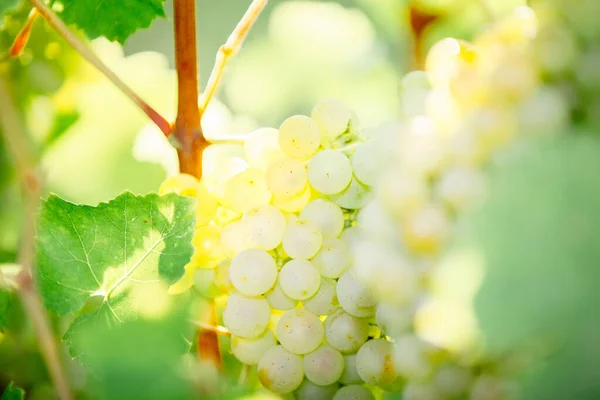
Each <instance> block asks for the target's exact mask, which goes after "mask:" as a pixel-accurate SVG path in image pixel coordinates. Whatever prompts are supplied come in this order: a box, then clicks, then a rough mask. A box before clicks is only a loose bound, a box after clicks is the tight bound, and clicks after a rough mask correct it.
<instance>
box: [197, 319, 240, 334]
mask: <svg viewBox="0 0 600 400" xmlns="http://www.w3.org/2000/svg"><path fill="white" fill-rule="evenodd" d="M192 323H193V324H194V325H195V326H197V327H198V328H200V329H204V330H205V331H210V332H215V333H217V334H219V335H223V336H231V332H229V329H227V328H225V327H224V326H221V325H214V326H213V325H210V324H207V323H206V322H202V321H192Z"/></svg>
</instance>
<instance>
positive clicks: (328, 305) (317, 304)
mask: <svg viewBox="0 0 600 400" xmlns="http://www.w3.org/2000/svg"><path fill="white" fill-rule="evenodd" d="M335 285H336V282H335V281H333V280H329V279H321V286H319V290H318V291H317V293H316V294H315V295H314V296H312V297H311V298H310V299H306V300H304V301H303V302H302V304H303V305H304V308H306V309H307V310H308V311H310V312H311V313H313V314H315V315H329V314H331V313H332V312H334V311H335V310H337V308H338V306H339V304H338V300H337V297H336V294H335Z"/></svg>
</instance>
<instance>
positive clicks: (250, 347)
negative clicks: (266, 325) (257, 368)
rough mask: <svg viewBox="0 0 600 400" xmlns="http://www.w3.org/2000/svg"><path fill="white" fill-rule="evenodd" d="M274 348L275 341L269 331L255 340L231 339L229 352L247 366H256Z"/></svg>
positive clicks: (235, 337) (234, 337) (233, 337)
mask: <svg viewBox="0 0 600 400" xmlns="http://www.w3.org/2000/svg"><path fill="white" fill-rule="evenodd" d="M275 346H277V341H276V340H275V336H274V335H273V332H271V331H269V330H267V331H266V332H265V333H264V334H262V335H261V336H259V337H257V338H255V339H244V338H241V337H237V336H232V337H231V352H232V353H233V355H234V356H235V357H236V358H237V359H238V360H240V361H241V362H243V363H244V364H247V365H256V364H258V362H259V361H260V359H261V358H262V356H263V355H264V354H265V353H266V352H267V350H269V349H270V348H271V347H275Z"/></svg>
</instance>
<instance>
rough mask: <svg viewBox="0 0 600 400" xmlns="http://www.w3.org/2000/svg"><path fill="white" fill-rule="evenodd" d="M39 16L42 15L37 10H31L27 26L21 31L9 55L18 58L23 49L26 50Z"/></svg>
mask: <svg viewBox="0 0 600 400" xmlns="http://www.w3.org/2000/svg"><path fill="white" fill-rule="evenodd" d="M39 15H40V13H39V12H38V10H37V8H35V7H34V8H32V9H31V12H30V13H29V16H28V17H27V21H26V22H25V25H23V28H21V31H20V32H19V33H18V34H17V36H16V37H15V41H14V42H13V44H12V46H11V47H10V53H9V54H10V56H11V57H18V56H19V55H20V54H21V53H22V52H23V49H25V46H27V42H28V41H29V35H31V28H32V27H33V23H34V22H35V21H37V19H38V17H39Z"/></svg>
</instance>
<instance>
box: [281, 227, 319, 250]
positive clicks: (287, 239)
mask: <svg viewBox="0 0 600 400" xmlns="http://www.w3.org/2000/svg"><path fill="white" fill-rule="evenodd" d="M322 243H323V235H322V234H321V231H320V230H319V228H318V226H317V225H315V224H313V223H312V222H310V221H306V220H302V219H299V220H297V221H295V222H294V223H293V224H289V225H288V226H287V227H286V229H285V232H284V234H283V241H282V244H283V250H285V252H286V253H287V254H288V255H289V256H290V257H292V258H300V259H309V258H312V257H313V256H314V255H315V254H317V252H318V251H319V249H320V248H321V244H322Z"/></svg>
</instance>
